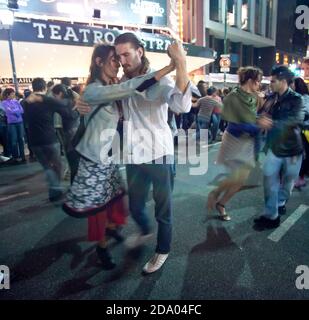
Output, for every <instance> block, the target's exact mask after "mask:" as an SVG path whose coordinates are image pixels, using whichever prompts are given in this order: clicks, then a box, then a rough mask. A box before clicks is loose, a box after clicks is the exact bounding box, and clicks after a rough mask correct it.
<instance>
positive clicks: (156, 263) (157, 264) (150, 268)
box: [143, 253, 168, 273]
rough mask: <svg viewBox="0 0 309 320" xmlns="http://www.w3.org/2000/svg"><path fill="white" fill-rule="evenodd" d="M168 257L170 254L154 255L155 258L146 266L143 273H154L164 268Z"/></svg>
mask: <svg viewBox="0 0 309 320" xmlns="http://www.w3.org/2000/svg"><path fill="white" fill-rule="evenodd" d="M167 257H168V253H166V254H162V253H156V254H155V255H154V257H152V258H151V259H150V260H149V261H148V262H147V263H146V264H145V266H144V268H143V272H145V273H153V272H155V271H157V270H159V269H160V268H161V267H162V266H163V264H164V262H165V260H166V259H167Z"/></svg>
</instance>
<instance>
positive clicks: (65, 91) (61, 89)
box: [51, 84, 74, 100]
mask: <svg viewBox="0 0 309 320" xmlns="http://www.w3.org/2000/svg"><path fill="white" fill-rule="evenodd" d="M51 91H52V93H53V94H59V93H62V95H63V98H64V99H72V100H73V99H74V95H73V92H72V89H71V88H68V87H67V86H65V85H64V84H56V85H55V86H53V88H52V90H51Z"/></svg>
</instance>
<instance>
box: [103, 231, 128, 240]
mask: <svg viewBox="0 0 309 320" xmlns="http://www.w3.org/2000/svg"><path fill="white" fill-rule="evenodd" d="M106 235H107V236H108V237H110V238H114V239H115V240H116V241H117V242H123V241H124V237H123V236H122V235H121V234H120V233H119V232H118V230H117V229H109V228H107V229H106Z"/></svg>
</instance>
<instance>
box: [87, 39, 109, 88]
mask: <svg viewBox="0 0 309 320" xmlns="http://www.w3.org/2000/svg"><path fill="white" fill-rule="evenodd" d="M111 51H115V48H114V47H113V46H110V45H107V44H98V45H97V46H96V47H95V48H94V50H93V53H92V57H91V65H90V68H89V76H88V79H87V82H86V85H88V84H90V83H92V82H94V81H96V80H97V79H98V80H100V81H101V82H102V83H104V84H105V81H104V80H103V79H102V70H101V68H100V67H99V66H98V65H97V63H96V59H97V58H100V59H101V62H103V63H106V62H107V58H108V56H109V54H110V52H111Z"/></svg>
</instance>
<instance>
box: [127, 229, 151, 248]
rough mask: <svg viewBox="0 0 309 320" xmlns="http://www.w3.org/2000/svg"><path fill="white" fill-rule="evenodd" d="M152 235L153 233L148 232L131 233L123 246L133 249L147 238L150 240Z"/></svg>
mask: <svg viewBox="0 0 309 320" xmlns="http://www.w3.org/2000/svg"><path fill="white" fill-rule="evenodd" d="M152 236H153V233H148V234H141V233H138V234H132V235H131V236H129V237H128V238H127V240H126V241H125V246H126V247H127V248H128V249H135V248H138V247H140V246H142V245H143V244H145V243H146V242H147V241H148V240H150V239H151V238H152Z"/></svg>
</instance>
